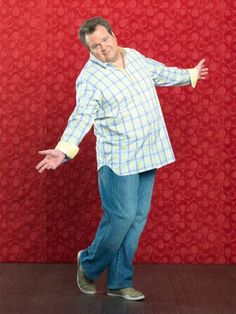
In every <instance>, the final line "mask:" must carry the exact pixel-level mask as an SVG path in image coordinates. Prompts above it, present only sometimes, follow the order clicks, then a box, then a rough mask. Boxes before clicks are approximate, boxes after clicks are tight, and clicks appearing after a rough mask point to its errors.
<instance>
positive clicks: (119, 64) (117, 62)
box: [112, 47, 125, 69]
mask: <svg viewBox="0 0 236 314" xmlns="http://www.w3.org/2000/svg"><path fill="white" fill-rule="evenodd" d="M112 64H114V65H115V66H117V67H118V68H123V69H124V68H125V61H124V51H123V49H122V48H120V47H119V50H118V55H117V58H116V60H115V61H114V62H112Z"/></svg>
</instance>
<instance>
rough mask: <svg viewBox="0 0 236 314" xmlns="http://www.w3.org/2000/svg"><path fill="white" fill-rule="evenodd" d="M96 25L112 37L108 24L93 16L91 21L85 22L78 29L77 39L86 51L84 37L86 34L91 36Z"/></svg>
mask: <svg viewBox="0 0 236 314" xmlns="http://www.w3.org/2000/svg"><path fill="white" fill-rule="evenodd" d="M98 25H102V26H104V27H105V28H106V30H107V31H108V32H109V33H110V34H111V35H112V29H111V26H110V24H109V22H108V21H107V20H105V19H104V18H102V17H101V16H95V17H93V18H91V19H88V20H85V21H84V23H83V24H82V25H81V26H80V29H79V39H80V41H81V42H82V44H83V45H84V46H85V47H86V48H88V49H89V47H88V45H87V43H86V39H85V37H86V35H87V34H92V33H93V32H95V30H96V28H97V26H98Z"/></svg>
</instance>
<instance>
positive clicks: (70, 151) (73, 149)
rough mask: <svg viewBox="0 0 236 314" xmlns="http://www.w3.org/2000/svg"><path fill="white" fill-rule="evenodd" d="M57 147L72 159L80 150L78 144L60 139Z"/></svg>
mask: <svg viewBox="0 0 236 314" xmlns="http://www.w3.org/2000/svg"><path fill="white" fill-rule="evenodd" d="M55 149H57V150H59V151H61V152H62V153H63V154H65V155H66V156H67V157H68V158H70V159H73V158H74V157H75V155H76V154H77V153H78V151H79V147H78V146H77V145H75V144H72V143H68V142H64V141H60V142H59V143H58V144H57V146H56V147H55Z"/></svg>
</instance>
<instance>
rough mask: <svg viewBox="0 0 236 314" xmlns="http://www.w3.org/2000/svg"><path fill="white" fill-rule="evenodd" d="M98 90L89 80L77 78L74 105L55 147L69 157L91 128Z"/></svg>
mask: <svg viewBox="0 0 236 314" xmlns="http://www.w3.org/2000/svg"><path fill="white" fill-rule="evenodd" d="M99 101H100V92H99V90H98V89H97V88H96V87H95V86H93V85H92V84H90V83H89V82H86V81H83V80H80V79H77V81H76V106H75V109H74V111H73V112H72V114H71V116H70V118H69V120H68V124H67V127H66V129H65V131H64V133H63V135H62V137H61V140H60V141H59V143H58V144H57V146H56V147H55V149H57V150H60V151H61V152H63V153H64V154H65V155H66V156H67V157H68V158H69V159H72V158H74V157H75V155H76V154H77V153H78V151H79V148H78V145H79V144H80V143H81V141H82V140H83V138H84V136H85V135H86V134H87V133H88V131H89V130H90V129H91V127H92V125H93V123H94V120H95V118H96V114H97V111H98V109H99Z"/></svg>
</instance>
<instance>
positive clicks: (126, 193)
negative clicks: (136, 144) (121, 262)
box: [80, 166, 139, 280]
mask: <svg viewBox="0 0 236 314" xmlns="http://www.w3.org/2000/svg"><path fill="white" fill-rule="evenodd" d="M138 188H139V175H138V174H137V175H136V174H135V175H128V176H118V175H116V174H115V173H114V172H113V171H112V170H111V169H110V168H109V167H107V166H104V167H102V168H101V169H100V170H99V190H100V195H101V200H102V207H103V216H102V218H101V221H100V224H99V227H98V230H97V233H96V236H95V239H94V240H93V242H92V244H91V246H90V247H89V248H88V249H86V250H84V251H82V252H81V254H80V265H81V268H82V269H83V271H84V273H85V275H86V276H87V277H88V278H90V279H93V280H95V279H97V278H98V277H99V275H100V274H101V273H102V272H103V271H104V269H105V268H106V267H107V266H108V265H109V264H110V263H111V261H112V259H113V258H114V256H115V255H116V254H117V251H118V249H119V247H120V245H121V243H122V241H123V240H124V238H125V236H126V234H127V231H128V230H129V228H130V226H131V225H132V223H133V221H134V218H135V216H136V212H137V202H138ZM134 228H136V227H134Z"/></svg>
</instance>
